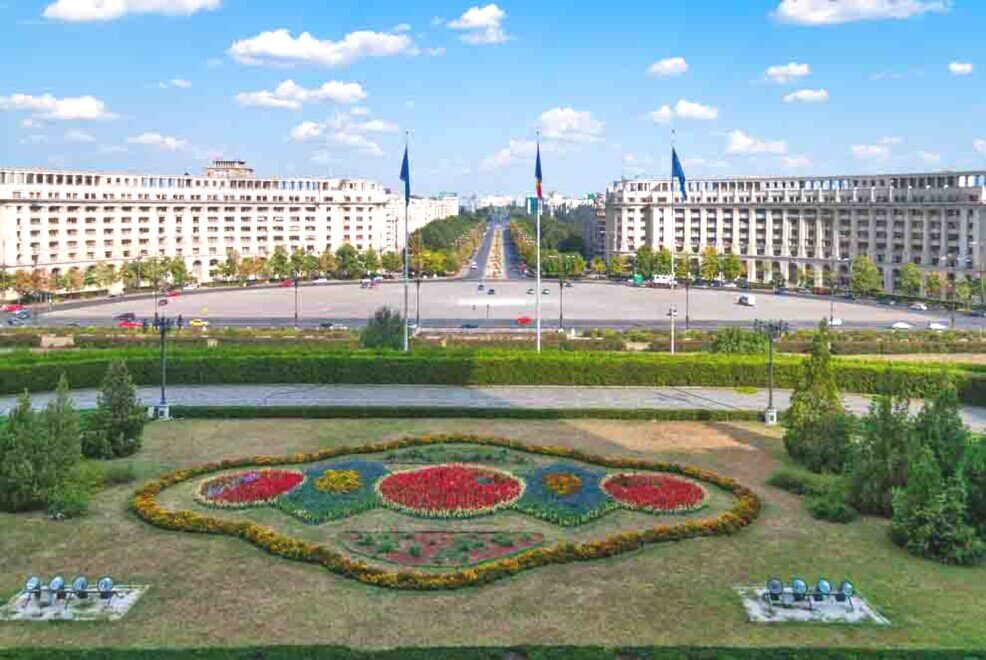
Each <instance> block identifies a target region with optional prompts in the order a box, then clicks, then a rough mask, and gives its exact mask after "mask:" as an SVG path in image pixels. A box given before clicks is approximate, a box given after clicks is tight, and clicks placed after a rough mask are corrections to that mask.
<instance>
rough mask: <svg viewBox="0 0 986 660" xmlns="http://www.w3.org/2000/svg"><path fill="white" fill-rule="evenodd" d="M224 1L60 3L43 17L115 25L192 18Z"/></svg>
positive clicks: (94, 0) (74, 0)
mask: <svg viewBox="0 0 986 660" xmlns="http://www.w3.org/2000/svg"><path fill="white" fill-rule="evenodd" d="M221 4H222V0H57V2H53V3H51V4H50V5H48V6H47V7H45V10H44V12H43V13H42V16H44V17H45V18H47V19H51V20H55V21H68V22H89V21H112V20H116V19H118V18H123V17H124V16H126V15H128V14H163V15H165V16H191V15H192V14H194V13H196V12H199V11H213V10H215V9H218V8H219V6H220V5H221Z"/></svg>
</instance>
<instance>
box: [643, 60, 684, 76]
mask: <svg viewBox="0 0 986 660" xmlns="http://www.w3.org/2000/svg"><path fill="white" fill-rule="evenodd" d="M687 71H688V62H686V61H685V58H684V57H666V58H664V59H663V60H658V61H657V62H654V63H653V64H651V65H650V68H649V69H647V73H648V74H649V75H651V76H656V77H658V78H668V77H670V76H680V75H682V74H683V73H686V72H687Z"/></svg>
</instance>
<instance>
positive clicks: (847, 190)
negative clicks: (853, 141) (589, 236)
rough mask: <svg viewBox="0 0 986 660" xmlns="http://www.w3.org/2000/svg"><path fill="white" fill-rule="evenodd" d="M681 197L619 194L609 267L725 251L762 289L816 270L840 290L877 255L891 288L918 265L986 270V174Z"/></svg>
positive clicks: (615, 192) (636, 182)
mask: <svg viewBox="0 0 986 660" xmlns="http://www.w3.org/2000/svg"><path fill="white" fill-rule="evenodd" d="M675 188H676V189H675V192H674V193H672V187H671V181H670V180H669V179H658V180H640V179H628V180H623V181H618V182H616V183H614V184H613V185H612V186H610V187H609V188H608V189H607V192H606V211H605V216H606V224H605V237H604V241H605V254H606V257H607V259H609V258H610V257H612V256H613V255H616V254H621V255H632V254H634V253H635V252H636V251H637V250H638V249H639V248H641V247H643V246H644V245H648V246H650V247H651V248H653V249H658V248H660V247H662V246H664V247H667V248H668V249H670V250H672V251H673V252H676V253H691V254H698V253H700V252H701V251H702V250H703V249H704V248H706V247H707V246H713V247H715V248H716V250H718V251H719V252H732V253H734V254H737V255H739V256H740V257H741V258H742V259H743V261H744V263H745V265H746V269H747V276H748V278H749V279H750V280H751V281H758V282H770V281H772V280H773V279H775V277H777V276H778V275H779V277H780V278H782V279H783V280H784V281H786V282H794V281H796V277H797V273H798V271H799V270H804V271H806V272H809V273H811V276H812V277H813V278H814V281H815V282H816V284H817V285H821V284H822V283H823V282H824V281H825V280H826V279H829V280H830V281H831V282H832V283H833V284H836V285H838V284H839V283H846V282H847V281H848V275H849V268H850V261H851V260H852V258H853V257H855V256H856V255H859V254H865V255H869V256H870V257H871V258H872V259H873V261H874V263H876V265H877V268H879V269H880V271H881V273H882V275H883V282H884V287H885V289H886V290H888V291H892V290H894V288H895V282H896V279H897V277H898V275H899V271H900V268H901V267H902V266H903V265H904V264H906V263H914V264H916V265H918V266H919V267H920V268H921V269H922V270H924V271H943V272H945V273H947V274H948V276H950V277H955V276H956V275H968V276H976V275H978V274H979V273H981V272H982V271H983V270H984V263H986V172H983V171H976V172H932V173H928V172H926V173H921V174H886V175H858V176H840V177H738V178H731V179H702V180H694V181H691V180H690V181H688V182H687V199H682V196H681V192H680V190H678V189H677V188H678V187H677V186H675ZM672 195H673V197H674V199H673V201H672ZM826 271H828V273H826Z"/></svg>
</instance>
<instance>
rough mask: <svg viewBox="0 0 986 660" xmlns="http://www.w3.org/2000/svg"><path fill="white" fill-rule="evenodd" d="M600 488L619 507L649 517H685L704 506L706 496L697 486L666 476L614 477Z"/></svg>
mask: <svg viewBox="0 0 986 660" xmlns="http://www.w3.org/2000/svg"><path fill="white" fill-rule="evenodd" d="M601 485H602V488H603V490H604V491H606V493H607V494H608V495H609V496H610V497H612V498H613V499H614V500H616V501H617V502H618V503H619V504H620V506H623V507H626V508H628V509H634V510H637V511H649V512H651V513H687V512H689V511H696V510H698V509H701V508H702V507H703V506H705V502H706V500H707V499H708V496H709V493H708V491H706V490H705V489H704V488H702V487H701V486H699V485H698V484H696V483H694V482H692V481H687V480H685V479H681V478H679V477H675V476H672V475H669V474H652V473H645V472H637V473H623V474H615V475H612V476H609V477H606V478H605V479H603V481H602V484H601Z"/></svg>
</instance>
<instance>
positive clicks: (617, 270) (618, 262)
mask: <svg viewBox="0 0 986 660" xmlns="http://www.w3.org/2000/svg"><path fill="white" fill-rule="evenodd" d="M627 270H628V269H627V258H626V257H624V256H623V255H622V254H614V255H613V256H612V257H610V259H609V276H610V277H626V274H627Z"/></svg>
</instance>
